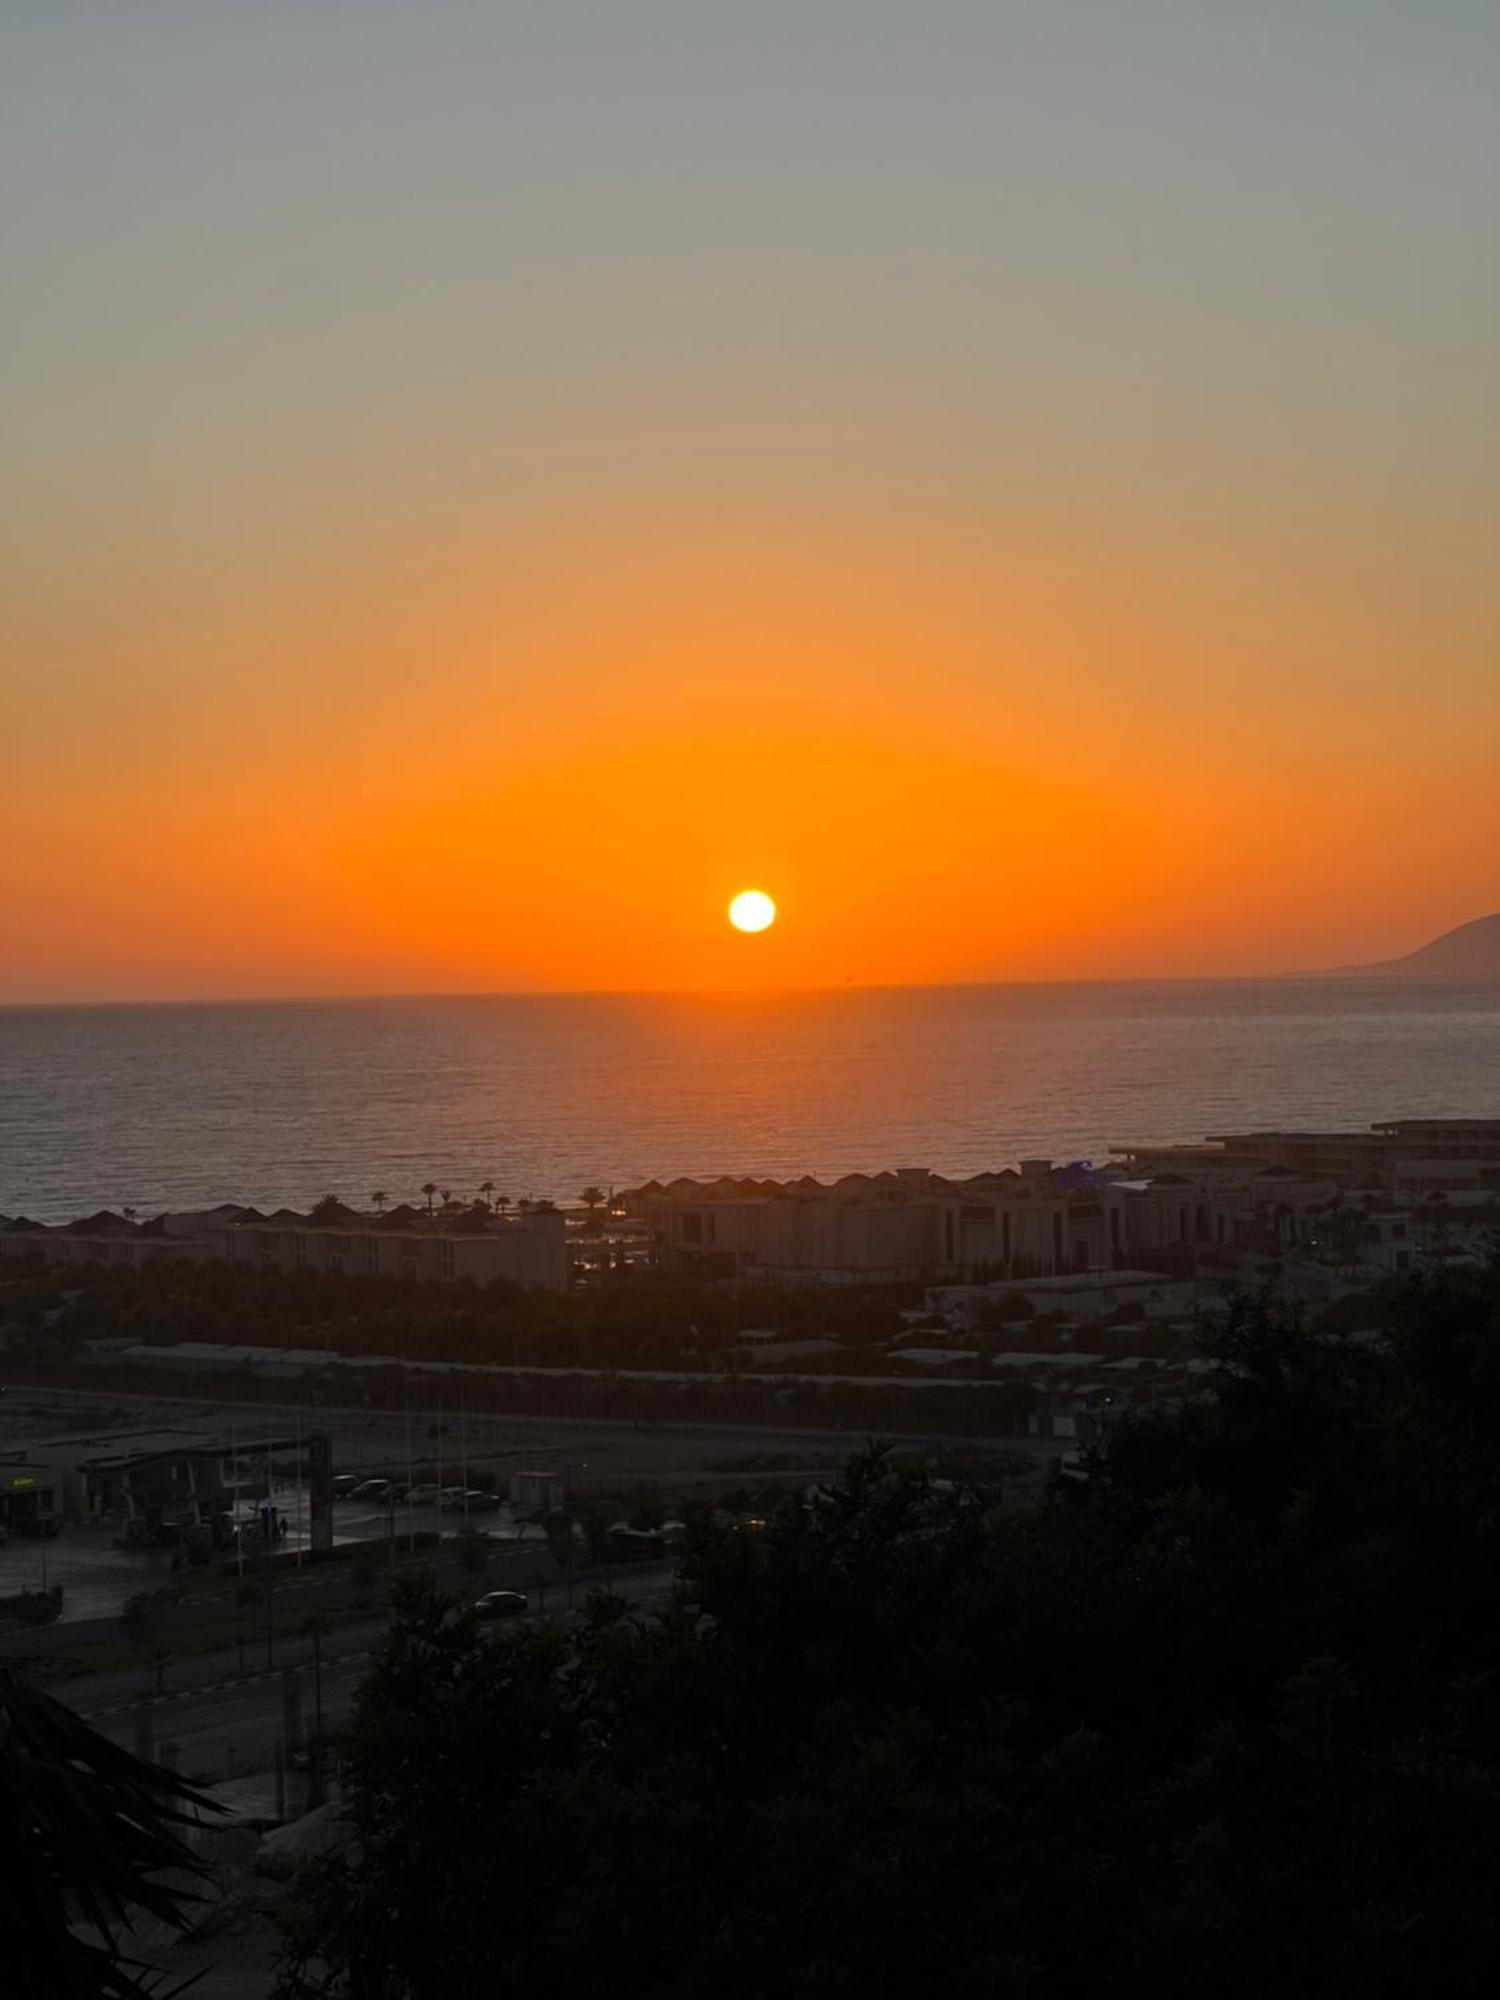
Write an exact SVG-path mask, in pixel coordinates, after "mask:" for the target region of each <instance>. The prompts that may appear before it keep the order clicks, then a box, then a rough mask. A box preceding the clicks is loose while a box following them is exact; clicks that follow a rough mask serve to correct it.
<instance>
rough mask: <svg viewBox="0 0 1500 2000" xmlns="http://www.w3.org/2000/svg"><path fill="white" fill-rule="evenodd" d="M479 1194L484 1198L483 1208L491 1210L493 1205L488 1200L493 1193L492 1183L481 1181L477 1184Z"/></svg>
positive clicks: (493, 1185)
mask: <svg viewBox="0 0 1500 2000" xmlns="http://www.w3.org/2000/svg"><path fill="white" fill-rule="evenodd" d="M479 1192H480V1193H481V1194H482V1195H483V1196H484V1205H485V1207H486V1208H493V1207H494V1205H495V1204H494V1203H493V1202H492V1201H491V1200H490V1196H491V1195H492V1194H493V1193H494V1192H495V1183H494V1182H493V1181H481V1182H480V1183H479Z"/></svg>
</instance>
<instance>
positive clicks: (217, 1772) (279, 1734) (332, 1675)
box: [56, 1563, 675, 1783]
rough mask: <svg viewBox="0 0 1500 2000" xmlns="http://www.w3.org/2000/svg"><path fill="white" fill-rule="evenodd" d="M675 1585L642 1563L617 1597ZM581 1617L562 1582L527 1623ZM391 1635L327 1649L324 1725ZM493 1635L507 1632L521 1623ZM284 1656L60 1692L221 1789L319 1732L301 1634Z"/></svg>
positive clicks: (119, 1737)
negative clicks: (164, 1687)
mask: <svg viewBox="0 0 1500 2000" xmlns="http://www.w3.org/2000/svg"><path fill="white" fill-rule="evenodd" d="M674 1581H675V1571H674V1569H673V1568H672V1566H671V1565H670V1564H656V1563H653V1564H650V1565H649V1566H648V1565H642V1567H641V1568H640V1569H639V1570H632V1571H631V1572H629V1574H628V1575H627V1576H625V1577H623V1578H622V1577H621V1575H620V1572H619V1571H618V1570H616V1571H615V1572H614V1586H615V1593H616V1595H619V1596H627V1597H628V1598H629V1599H630V1601H631V1602H632V1603H633V1604H636V1605H638V1606H639V1607H640V1608H641V1609H643V1610H650V1609H651V1608H653V1607H654V1606H656V1605H659V1604H660V1603H662V1602H663V1601H664V1600H665V1599H666V1598H667V1597H668V1596H670V1594H671V1591H672V1587H673V1584H674ZM602 1584H603V1579H602V1577H597V1576H593V1575H589V1576H585V1577H580V1578H579V1579H578V1582H577V1585H576V1589H575V1598H576V1599H577V1602H578V1605H579V1606H580V1607H581V1603H582V1599H583V1597H584V1595H585V1594H586V1592H588V1591H589V1590H592V1589H598V1588H600V1587H602ZM581 1615H582V1613H581V1609H575V1610H574V1611H572V1612H571V1613H570V1612H569V1611H568V1609H567V1605H566V1594H565V1585H564V1583H563V1581H562V1579H561V1578H559V1579H558V1580H557V1581H556V1583H553V1584H549V1586H548V1589H547V1610H546V1612H545V1613H543V1612H542V1611H540V1610H533V1611H532V1613H531V1614H530V1619H529V1622H532V1623H535V1622H537V1621H538V1620H539V1619H541V1618H542V1617H549V1618H560V1619H562V1620H564V1621H567V1620H568V1619H569V1618H573V1619H576V1618H578V1617H580V1616H581ZM517 1622H519V1621H517ZM388 1629H389V1625H388V1621H387V1620H386V1619H384V1618H374V1619H370V1620H369V1621H368V1622H367V1623H364V1624H361V1625H358V1626H351V1627H345V1628H344V1629H343V1630H341V1631H340V1632H339V1633H338V1634H337V1635H336V1636H335V1637H334V1638H332V1639H330V1640H329V1641H327V1642H325V1647H324V1653H323V1666H322V1704H323V1720H324V1723H325V1726H332V1725H334V1724H336V1723H339V1722H342V1721H343V1720H345V1719H346V1718H347V1716H348V1714H349V1712H350V1709H351V1708H352V1706H353V1702H354V1696H355V1693H356V1691H357V1689H358V1687H359V1683H360V1681H361V1680H362V1679H363V1678H364V1676H365V1674H366V1673H367V1672H368V1671H369V1666H370V1659H371V1654H372V1652H373V1650H374V1648H375V1647H377V1646H378V1645H379V1644H380V1641H381V1640H382V1638H383V1637H384V1636H385V1634H386V1632H387V1630H388ZM488 1629H490V1630H493V1631H505V1630H513V1629H514V1626H513V1625H511V1624H507V1625H505V1626H494V1627H490V1628H488ZM276 1659H277V1664H276V1665H275V1666H274V1667H272V1668H271V1669H270V1670H265V1669H261V1670H256V1671H252V1672H250V1673H247V1674H245V1675H244V1676H243V1677H241V1676H239V1675H237V1674H235V1673H233V1672H232V1671H230V1672H226V1670H225V1666H224V1664H223V1663H222V1660H221V1661H220V1663H219V1664H217V1665H215V1664H214V1663H212V1662H211V1661H208V1660H201V1661H196V1662H191V1663H185V1664H184V1665H182V1666H180V1667H179V1668H177V1669H176V1671H177V1672H178V1673H179V1674H184V1675H185V1674H187V1673H189V1672H191V1671H192V1669H193V1668H197V1669H199V1677H198V1678H196V1679H195V1680H194V1681H193V1683H192V1685H190V1686H186V1687H177V1688H170V1689H168V1691H167V1692H166V1693H165V1694H164V1695H163V1696H162V1698H161V1699H160V1700H157V1699H155V1698H153V1697H152V1696H150V1695H149V1694H143V1692H142V1689H141V1681H142V1675H141V1672H140V1669H138V1668H137V1669H134V1670H132V1671H130V1672H128V1673H123V1674H109V1675H99V1676H97V1677H96V1678H91V1679H89V1680H88V1681H74V1682H68V1683H64V1684H63V1685H61V1686H60V1687H58V1688H57V1689H56V1693H57V1694H58V1696H59V1697H60V1699H62V1700H64V1701H66V1702H67V1703H68V1705H69V1706H70V1707H72V1708H74V1709H76V1710H77V1712H78V1713H79V1714H80V1715H81V1716H82V1717H83V1718H84V1720H85V1721H87V1722H90V1723H92V1724H93V1726H94V1728H95V1729H97V1730H99V1731H100V1733H101V1734H102V1735H104V1736H107V1737H108V1738H109V1740H110V1741H111V1742H112V1743H118V1744H120V1745H122V1746H123V1747H124V1748H126V1749H131V1750H141V1751H142V1752H143V1754H147V1755H151V1756H153V1757H155V1758H157V1759H159V1760H161V1761H164V1762H171V1763H174V1764H175V1765H176V1767H177V1768H178V1769H180V1770H181V1771H182V1772H183V1774H184V1775H185V1776H187V1777H192V1778H196V1779H197V1780H198V1781H199V1782H202V1783H217V1782H219V1781H221V1780H223V1779H226V1778H234V1777H240V1776H244V1775H245V1774H247V1773H250V1772H256V1771H269V1770H270V1769H272V1767H273V1765H274V1763H275V1759H276V1745H277V1742H278V1740H285V1739H286V1738H287V1737H288V1736H291V1737H298V1736H301V1737H304V1738H305V1737H306V1735H308V1734H310V1732H311V1730H312V1726H313V1715H314V1710H315V1706H316V1699H317V1695H316V1685H315V1673H314V1667H313V1659H312V1647H311V1644H310V1643H309V1641H307V1640H306V1639H304V1638H301V1637H296V1638H292V1639H288V1640H287V1641H286V1642H285V1643H284V1645H283V1646H281V1647H280V1648H279V1649H278V1651H277V1654H276ZM289 1725H290V1727H289Z"/></svg>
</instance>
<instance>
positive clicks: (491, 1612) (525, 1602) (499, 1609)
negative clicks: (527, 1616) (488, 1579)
mask: <svg viewBox="0 0 1500 2000" xmlns="http://www.w3.org/2000/svg"><path fill="white" fill-rule="evenodd" d="M474 1609H475V1610H476V1611H477V1612H478V1613H479V1615H480V1617H481V1618H519V1617H520V1616H521V1614H522V1612H524V1611H529V1610H530V1609H531V1603H530V1600H529V1599H528V1598H527V1597H525V1596H524V1595H523V1594H522V1593H521V1592H520V1591H519V1590H487V1591H486V1592H485V1594H484V1596H483V1597H480V1598H476V1599H475V1602H474Z"/></svg>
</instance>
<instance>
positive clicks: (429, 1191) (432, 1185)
mask: <svg viewBox="0 0 1500 2000" xmlns="http://www.w3.org/2000/svg"><path fill="white" fill-rule="evenodd" d="M422 1192H423V1194H425V1195H426V1197H427V1213H428V1214H429V1215H431V1213H432V1198H433V1196H434V1195H435V1194H436V1193H437V1182H436V1181H423V1183H422Z"/></svg>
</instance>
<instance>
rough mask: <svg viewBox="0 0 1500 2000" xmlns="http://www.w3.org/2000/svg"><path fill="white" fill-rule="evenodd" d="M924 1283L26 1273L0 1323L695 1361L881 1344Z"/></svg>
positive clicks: (61, 1330) (212, 1271) (620, 1362)
mask: <svg viewBox="0 0 1500 2000" xmlns="http://www.w3.org/2000/svg"><path fill="white" fill-rule="evenodd" d="M921 1303H922V1288H921V1287H920V1285H905V1286H901V1285H824V1286H817V1285H808V1286H800V1287H797V1286H771V1285H752V1284H744V1285H738V1286H726V1285H724V1284H713V1283H709V1282H706V1281H702V1280H696V1279H692V1278H684V1277H675V1276H668V1275H666V1274H663V1273H657V1272H651V1271H634V1272H629V1273H624V1274H621V1275H619V1276H618V1277H612V1278H609V1279H606V1280H605V1281H603V1282H601V1283H599V1284H596V1285H593V1286H590V1287H585V1288H583V1289H580V1290H575V1291H570V1292H553V1291H544V1290H537V1289H534V1288H528V1287H525V1286H522V1285H513V1284H510V1283H508V1282H506V1280H504V1279H495V1280H494V1281H493V1282H491V1283H489V1284H486V1285H475V1284H473V1283H472V1282H470V1281H469V1280H468V1279H460V1280H458V1281H457V1282H456V1283H452V1284H419V1283H417V1282H415V1281H414V1280H409V1279H399V1278H379V1277H366V1276H362V1275H357V1274H350V1275H348V1276H345V1275H343V1274H335V1273H331V1272H319V1271H260V1270H255V1269H253V1268H252V1267H251V1266H249V1265H246V1264H228V1263H203V1264H195V1263H186V1262H184V1263H169V1262H167V1261H165V1260H163V1261H161V1262H159V1263H153V1264H148V1265H146V1266H144V1267H143V1268H141V1269H139V1270H132V1269H129V1268H119V1267H117V1268H110V1267H108V1266H104V1265H95V1266H92V1267H85V1268H83V1269H78V1270H68V1271H47V1270H45V1269H44V1268H43V1267H41V1266H40V1265H36V1266H34V1267H30V1268H28V1267H24V1266H23V1267H20V1270H19V1274H18V1276H17V1277H16V1278H14V1279H11V1280H9V1281H8V1282H7V1283H5V1285H4V1286H3V1288H0V1332H3V1333H4V1334H5V1335H6V1337H7V1341H8V1344H9V1348H10V1350H11V1351H13V1352H14V1353H16V1354H17V1355H18V1356H20V1357H21V1358H30V1357H36V1358H42V1359H46V1358H53V1357H61V1356H65V1355H67V1354H68V1353H70V1352H73V1351H75V1350H76V1349H77V1347H78V1345H79V1344H80V1343H81V1342H82V1341H85V1340H110V1339H114V1340H137V1341H151V1342H173V1341H180V1340H206V1341H214V1342H217V1343H219V1344H221V1345H225V1346H236V1345H239V1344H242V1343H244V1344H248V1345H251V1346H267V1347H320V1348H328V1349H331V1350H332V1351H333V1352H335V1353H338V1354H369V1355H382V1356H385V1357H387V1358H388V1359H389V1360H390V1361H391V1362H392V1363H398V1362H402V1361H478V1362H492V1363H502V1364H507V1365H512V1366H518V1367H586V1368H690V1367H703V1366H705V1365H709V1366H711V1365H714V1364H715V1363H716V1362H720V1361H722V1360H723V1359H724V1358H726V1357H728V1356H729V1355H731V1354H732V1353H733V1352H734V1350H735V1345H736V1340H737V1337H738V1335H739V1333H740V1331H741V1330H742V1329H743V1328H745V1327H759V1326H775V1327H778V1328H780V1329H781V1330H782V1332H783V1333H784V1334H785V1335H786V1336H787V1337H788V1338H789V1339H796V1338H797V1337H798V1336H799V1335H815V1336H820V1337H826V1338H828V1339H831V1340H835V1341H837V1342H839V1344H840V1346H841V1347H848V1348H850V1349H853V1350H856V1351H858V1350H862V1349H872V1350H874V1351H876V1352H883V1349H882V1343H884V1342H886V1341H889V1340H891V1339H894V1338H896V1337H897V1336H899V1335H900V1333H901V1332H902V1330H903V1321H902V1319H901V1312H900V1308H901V1307H903V1306H919V1305H920V1304H921Z"/></svg>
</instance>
